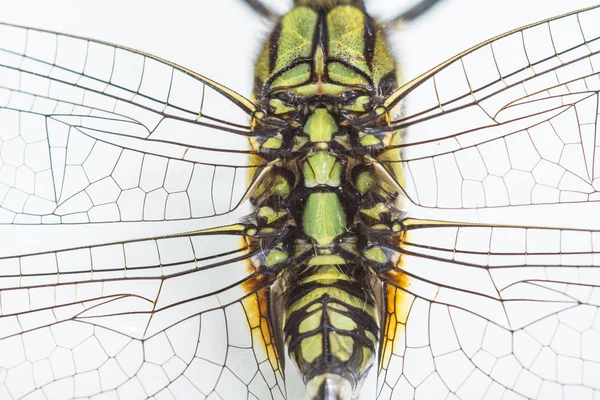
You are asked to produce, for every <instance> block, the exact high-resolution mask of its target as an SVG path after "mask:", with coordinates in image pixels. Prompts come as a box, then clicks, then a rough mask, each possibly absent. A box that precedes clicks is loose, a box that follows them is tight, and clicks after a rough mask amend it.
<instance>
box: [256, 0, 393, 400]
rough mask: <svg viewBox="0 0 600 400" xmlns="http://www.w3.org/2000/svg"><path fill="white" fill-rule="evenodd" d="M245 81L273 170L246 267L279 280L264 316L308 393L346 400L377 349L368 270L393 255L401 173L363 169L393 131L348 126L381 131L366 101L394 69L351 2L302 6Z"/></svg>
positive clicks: (375, 29)
mask: <svg viewBox="0 0 600 400" xmlns="http://www.w3.org/2000/svg"><path fill="white" fill-rule="evenodd" d="M255 76H256V87H255V93H254V94H255V98H256V99H257V101H258V103H259V104H261V105H262V106H264V107H265V109H266V110H267V113H266V114H265V115H262V114H260V115H259V116H258V117H257V118H255V120H254V121H253V123H254V124H255V133H256V134H257V135H256V137H255V139H253V140H252V141H251V144H252V146H253V149H254V151H255V152H256V153H257V154H260V156H261V157H262V158H263V159H264V160H263V163H264V162H268V163H271V165H272V170H271V171H270V173H269V174H268V175H267V176H264V177H261V176H258V177H256V178H257V182H258V183H257V189H256V190H255V191H254V192H253V196H252V201H253V203H254V205H255V207H256V209H257V211H258V212H257V214H256V216H257V224H258V227H257V231H256V232H258V235H259V236H260V237H261V238H262V239H261V241H260V242H258V243H257V244H256V246H255V247H256V249H257V250H258V249H260V253H259V255H257V256H256V257H255V262H254V263H253V266H254V268H256V269H257V270H259V271H262V273H263V274H264V275H266V276H276V277H277V278H276V279H278V282H279V283H278V284H277V285H274V286H273V287H272V288H271V292H272V295H271V297H270V298H271V299H273V300H272V301H273V302H274V304H273V305H272V307H271V309H272V310H282V311H283V316H273V319H276V320H279V321H280V323H281V325H282V326H283V341H284V342H285V346H286V347H287V351H288V354H289V355H290V357H291V359H292V360H294V362H295V364H296V366H297V367H298V369H299V371H300V373H301V375H302V377H303V379H304V381H305V383H306V385H307V391H308V393H309V397H310V398H311V399H329V398H336V399H351V398H354V397H356V396H357V394H358V391H359V389H360V387H361V385H362V382H363V380H364V378H365V376H366V375H367V373H368V371H369V370H370V368H371V367H372V366H373V364H374V360H375V357H376V355H377V351H378V346H379V344H378V343H379V342H378V340H379V336H380V331H381V324H382V322H381V311H380V310H381V298H382V283H381V281H380V280H379V279H378V278H377V273H378V272H379V271H381V270H384V269H385V268H388V267H390V266H391V265H392V264H393V263H395V262H398V259H399V255H398V254H396V253H395V252H394V251H393V250H390V249H389V248H388V247H386V246H385V245H384V244H381V243H378V240H379V238H378V236H377V235H380V234H381V235H387V236H388V237H393V236H394V234H395V233H396V232H398V231H399V228H398V222H397V221H398V220H399V218H400V213H399V212H397V211H396V210H395V208H394V207H393V205H392V204H393V203H394V202H395V201H396V196H397V193H396V192H395V191H394V184H393V181H394V179H396V177H397V176H398V175H399V174H400V173H401V171H388V172H387V174H389V176H388V179H387V180H386V179H382V178H381V173H382V171H384V173H385V171H386V170H385V169H383V168H381V167H380V168H379V169H377V168H375V167H374V164H373V160H376V159H377V157H379V156H383V157H398V156H399V151H398V150H394V149H387V150H388V151H387V155H384V154H385V153H386V146H390V145H395V144H397V143H398V140H399V138H400V134H399V133H396V132H395V131H393V130H386V129H376V130H375V131H372V132H371V131H368V132H367V131H365V130H364V128H363V126H362V125H361V124H358V123H354V122H353V121H354V120H357V121H359V120H360V117H361V116H364V115H367V114H371V115H374V117H373V118H371V120H369V121H368V124H367V128H368V127H370V128H385V127H386V126H387V120H388V119H387V115H386V113H385V112H382V111H381V110H380V108H378V106H377V104H379V103H378V102H379V101H380V100H381V99H382V98H384V96H385V95H386V94H387V93H389V92H390V91H391V90H393V89H394V88H395V87H397V82H396V71H395V63H394V60H393V58H392V57H391V55H390V53H389V51H388V48H387V46H386V43H385V36H384V33H383V30H382V28H381V26H380V25H379V24H378V23H377V22H376V21H374V20H373V19H372V18H371V17H369V16H368V15H367V14H366V13H365V10H364V8H363V6H362V2H360V1H309V0H304V1H296V5H295V7H294V8H293V9H292V10H291V11H290V12H289V13H288V14H287V15H285V16H284V17H282V18H281V20H280V21H279V23H278V25H277V26H276V28H275V29H274V31H273V33H272V34H271V35H270V36H269V38H268V39H267V41H266V43H265V45H264V48H263V51H262V53H261V54H260V56H259V60H258V62H257V65H256V72H255ZM371 130H372V129H371ZM390 152H391V153H392V154H390ZM386 182H387V183H386ZM390 182H392V183H390ZM277 302H279V304H277ZM280 347H282V346H280Z"/></svg>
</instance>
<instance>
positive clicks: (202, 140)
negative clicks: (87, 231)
mask: <svg viewBox="0 0 600 400" xmlns="http://www.w3.org/2000/svg"><path fill="white" fill-rule="evenodd" d="M253 111H254V105H253V104H252V103H251V102H250V101H249V100H247V99H245V98H244V97H242V96H240V95H238V94H236V93H234V92H233V91H231V90H229V89H227V88H225V87H223V86H221V85H219V84H218V83H216V82H213V81H211V80H209V79H207V78H204V77H203V76H200V75H198V74H195V73H193V72H191V71H188V70H186V69H184V68H182V67H179V66H177V65H175V64H172V63H169V62H167V61H164V60H161V59H159V58H157V57H154V56H151V55H148V54H144V53H142V52H138V51H135V50H131V49H128V48H124V47H119V46H115V45H112V44H109V43H104V42H100V41H95V40H91V39H85V38H80V37H75V36H69V35H63V34H58V33H54V32H47V31H40V30H35V29H30V28H23V27H19V26H13V25H8V24H0V162H1V164H0V207H1V208H0V223H8V224H22V223H35V224H39V223H43V224H53V223H87V222H107V221H148V220H154V221H157V220H175V219H188V218H205V217H210V216H214V215H218V214H225V213H228V212H230V211H231V210H233V209H234V208H235V207H236V206H237V205H238V203H239V202H240V200H241V199H242V198H243V196H244V193H245V191H246V188H247V186H248V177H247V169H248V168H249V163H250V161H249V157H248V156H247V154H248V153H249V150H248V140H247V139H248V135H250V134H251V133H250V130H249V127H248V123H249V117H250V115H251V114H252V112H253ZM217 137H218V143H217V140H215V139H216V138H217ZM215 182H219V185H215V184H214V183H215Z"/></svg>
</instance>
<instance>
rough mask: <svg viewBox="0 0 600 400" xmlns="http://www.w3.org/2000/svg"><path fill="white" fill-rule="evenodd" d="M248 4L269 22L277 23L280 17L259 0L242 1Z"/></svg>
mask: <svg viewBox="0 0 600 400" xmlns="http://www.w3.org/2000/svg"><path fill="white" fill-rule="evenodd" d="M242 1H243V2H244V3H246V4H248V5H249V6H250V8H252V9H253V10H254V11H255V12H256V13H257V14H259V15H261V16H263V17H265V18H267V19H268V20H270V21H274V22H275V21H278V20H279V18H281V16H280V15H279V14H277V13H276V12H275V11H273V10H271V8H270V7H268V6H266V5H265V4H264V3H263V2H262V1H261V0H242Z"/></svg>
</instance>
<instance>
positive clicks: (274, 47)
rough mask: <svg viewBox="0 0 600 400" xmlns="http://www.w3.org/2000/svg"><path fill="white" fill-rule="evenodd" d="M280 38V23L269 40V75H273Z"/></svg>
mask: <svg viewBox="0 0 600 400" xmlns="http://www.w3.org/2000/svg"><path fill="white" fill-rule="evenodd" d="M280 37H281V22H279V23H278V24H277V26H275V29H273V33H271V37H270V38H269V75H271V74H272V73H273V70H274V69H275V64H276V63H277V58H278V57H279V38H280Z"/></svg>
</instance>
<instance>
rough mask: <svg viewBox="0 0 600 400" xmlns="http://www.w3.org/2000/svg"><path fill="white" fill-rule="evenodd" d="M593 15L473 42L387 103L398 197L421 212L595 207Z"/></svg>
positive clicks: (597, 15)
mask: <svg viewBox="0 0 600 400" xmlns="http://www.w3.org/2000/svg"><path fill="white" fill-rule="evenodd" d="M599 19H600V9H598V8H597V7H594V8H591V9H587V10H583V11H579V12H574V13H571V14H568V15H565V16H562V17H558V18H555V19H552V20H549V21H544V22H542V23H539V24H534V25H531V26H528V27H525V28H523V29H518V30H515V31H513V32H509V33H508V34H505V35H502V36H500V37H498V38H494V39H491V40H489V41H487V42H484V43H482V44H481V45H478V46H476V47H474V48H472V49H470V50H468V51H466V52H464V53H462V54H459V55H458V56H457V57H455V58H453V59H451V60H449V61H448V62H446V63H444V64H441V65H440V66H438V67H436V68H434V69H433V70H432V71H430V72H429V73H427V74H424V75H423V76H421V77H420V78H417V79H415V80H414V81H412V82H410V83H409V84H407V85H405V86H404V87H402V88H401V89H399V90H398V91H397V92H396V93H394V94H392V95H391V96H390V97H389V98H388V100H387V102H386V103H387V105H388V106H389V107H390V108H394V107H396V106H397V105H400V104H401V105H402V107H403V108H404V112H403V113H402V114H401V116H399V117H398V118H397V119H396V120H395V121H393V122H392V127H393V128H394V129H405V133H406V135H405V138H404V141H403V144H402V145H401V146H400V147H401V148H402V155H401V156H400V155H399V153H388V157H389V155H390V154H395V155H393V156H392V157H391V158H389V159H388V161H386V162H385V163H386V164H395V165H401V166H402V169H403V171H404V181H403V182H400V183H401V184H402V185H403V188H404V190H405V194H406V195H407V196H408V198H409V199H410V200H411V201H412V202H413V203H415V204H417V205H420V206H423V207H429V208H443V209H465V208H493V207H506V206H514V205H529V204H546V203H563V202H588V201H598V200H599V199H600V195H599V193H598V191H599V190H600V183H599V182H600V180H599V177H600V133H599V131H598V124H597V120H598V92H599V90H600V78H599V76H598V72H599V71H600V54H598V53H599V51H600V39H599V38H600V29H599V25H598V20H599Z"/></svg>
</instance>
